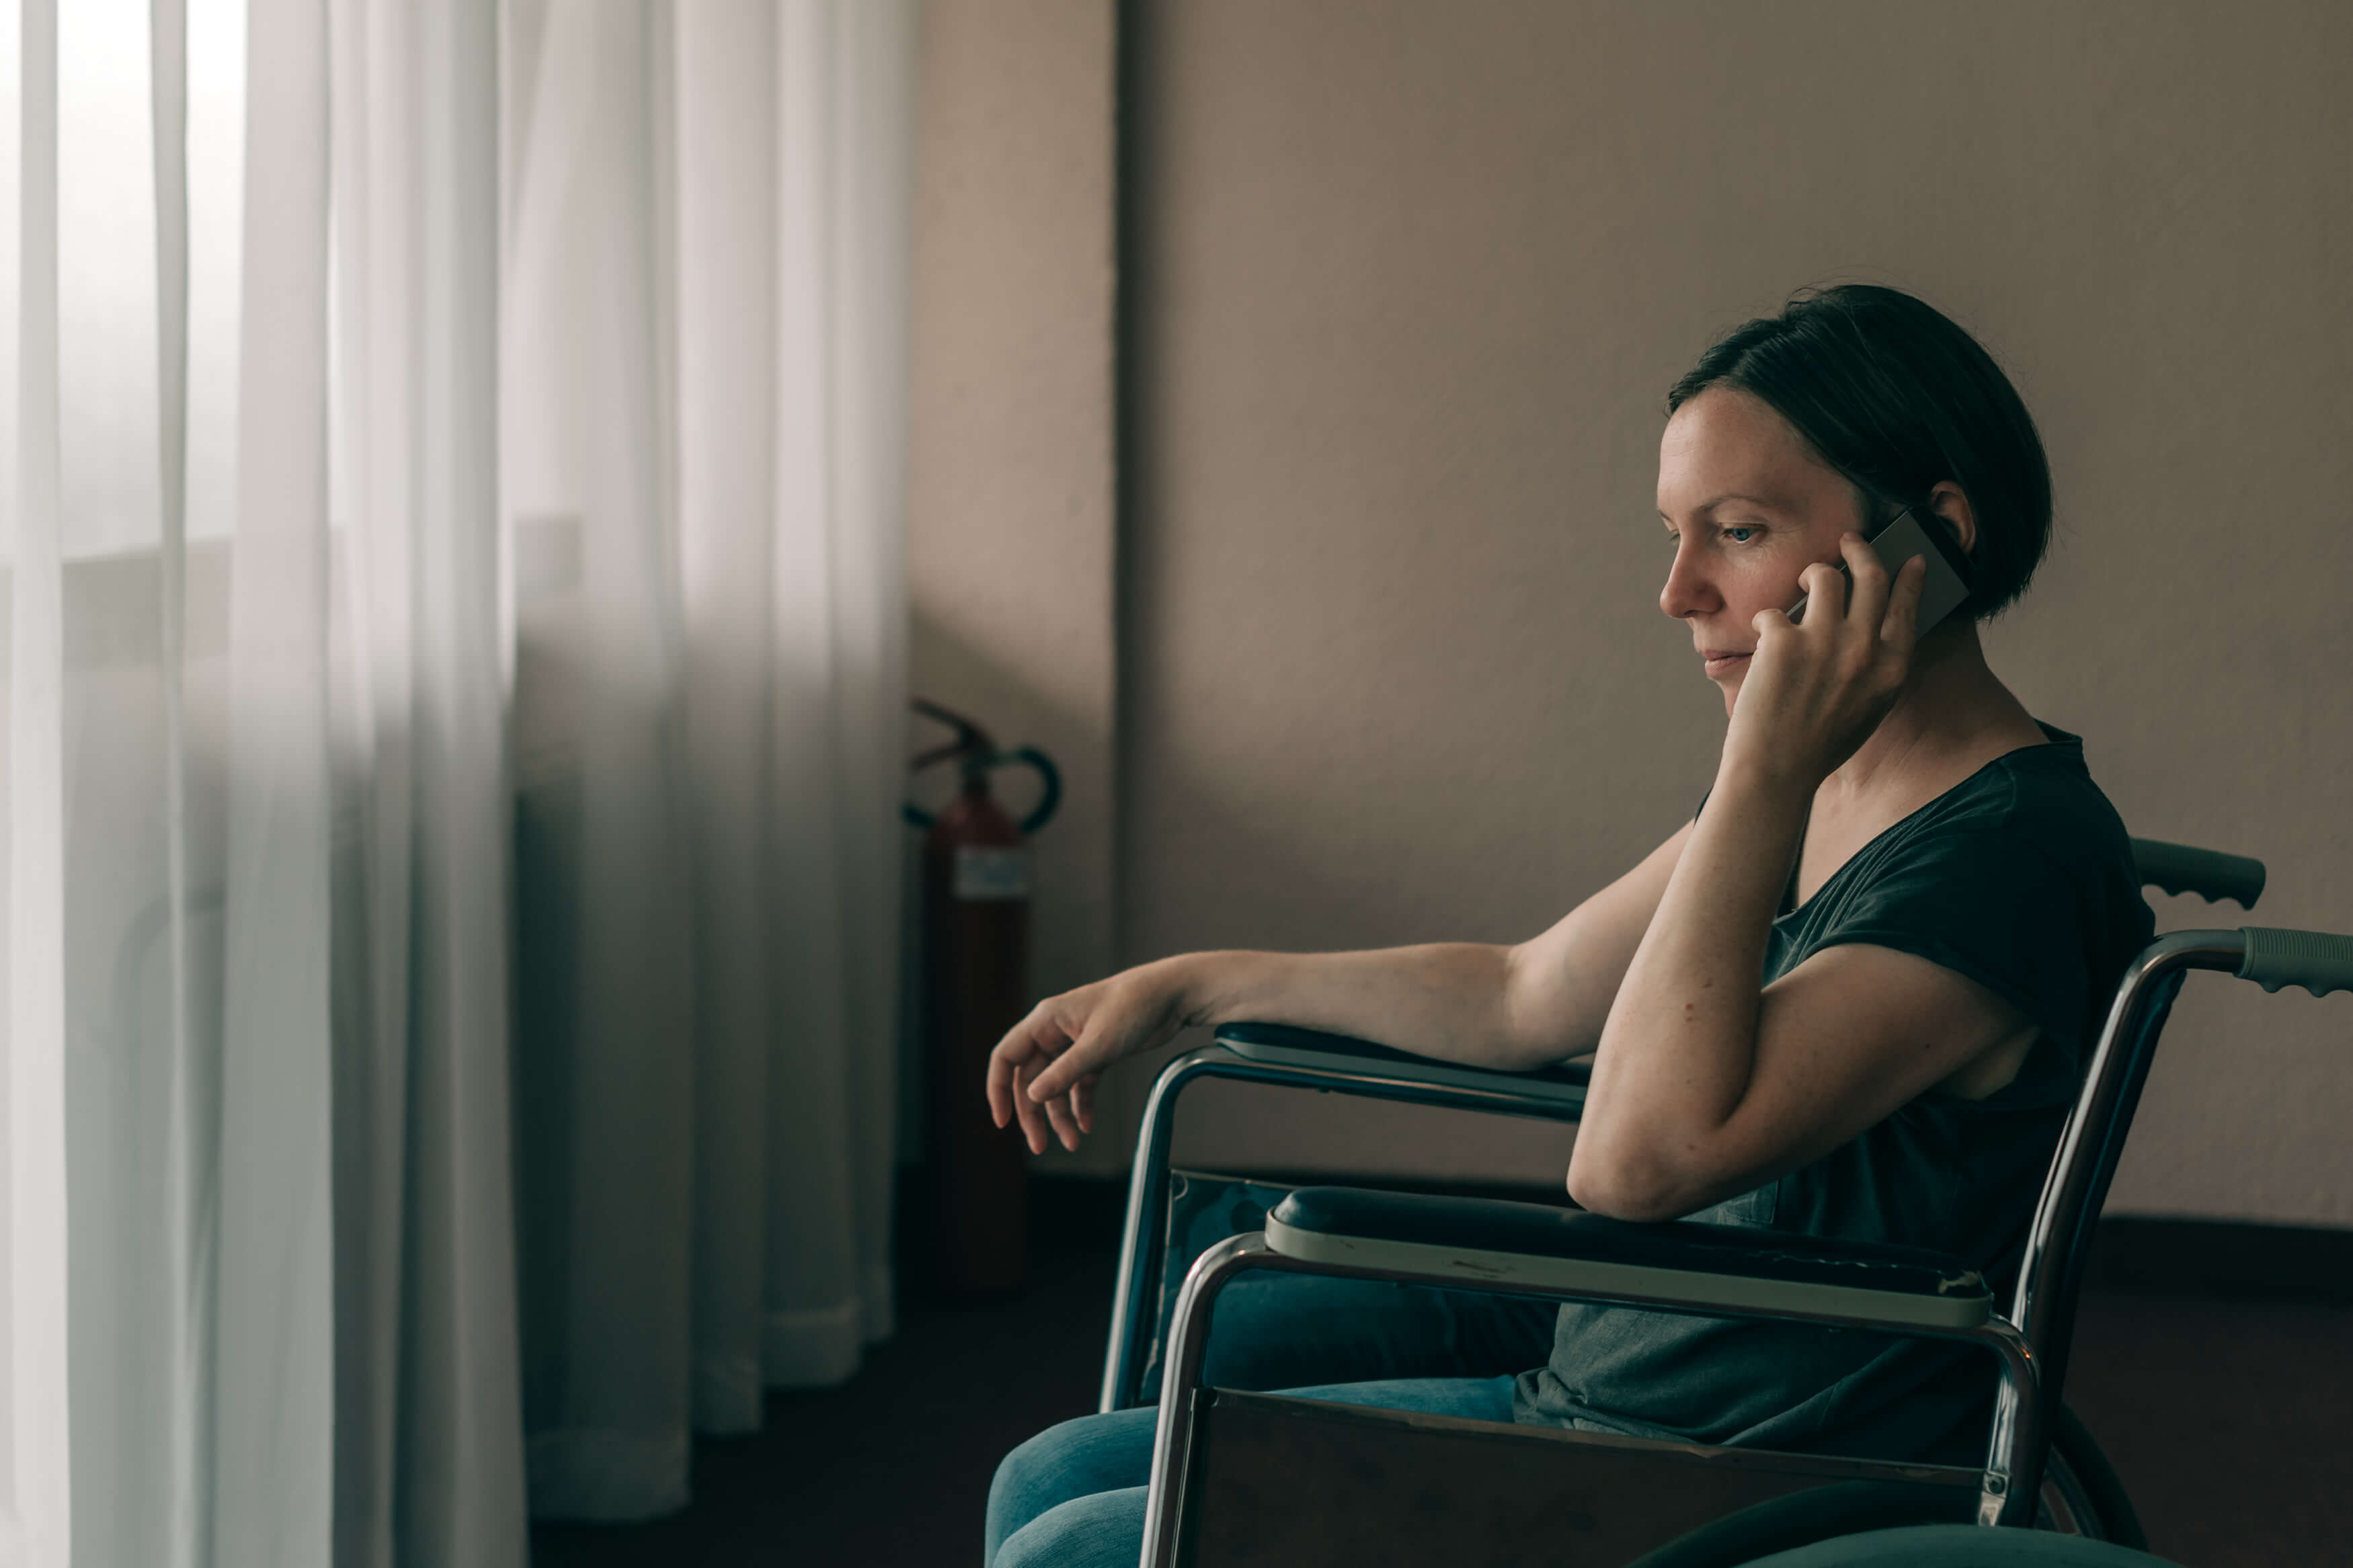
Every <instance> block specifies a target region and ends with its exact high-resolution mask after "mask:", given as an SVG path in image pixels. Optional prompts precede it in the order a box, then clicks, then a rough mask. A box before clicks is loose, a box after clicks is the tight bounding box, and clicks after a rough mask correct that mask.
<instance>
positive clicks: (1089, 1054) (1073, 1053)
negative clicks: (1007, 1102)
mask: <svg viewBox="0 0 2353 1568" xmlns="http://www.w3.org/2000/svg"><path fill="white" fill-rule="evenodd" d="M1102 1017H1103V1015H1102V1014H1100V1013H1098V1014H1096V1015H1095V1016H1094V1017H1092V1018H1090V1019H1089V1020H1088V1021H1087V1025H1086V1027H1084V1028H1082V1029H1081V1030H1080V1031H1079V1037H1078V1038H1077V1039H1075V1040H1072V1041H1071V1045H1070V1048H1069V1049H1067V1050H1063V1051H1060V1052H1057V1053H1056V1054H1055V1057H1054V1059H1053V1060H1052V1061H1051V1062H1050V1063H1048V1064H1047V1065H1046V1066H1045V1067H1044V1068H1041V1069H1039V1070H1038V1071H1036V1072H1033V1073H1032V1074H1030V1078H1029V1098H1030V1099H1032V1100H1053V1099H1057V1098H1059V1097H1060V1096H1061V1095H1064V1094H1067V1093H1069V1092H1070V1088H1071V1083H1072V1081H1073V1080H1075V1079H1078V1078H1079V1077H1080V1076H1081V1075H1082V1074H1084V1073H1089V1072H1092V1071H1094V1070H1096V1069H1095V1059H1096V1058H1098V1057H1100V1056H1101V1055H1102V1054H1103V1029H1102V1027H1101V1026H1100V1025H1101V1020H1102Z"/></svg>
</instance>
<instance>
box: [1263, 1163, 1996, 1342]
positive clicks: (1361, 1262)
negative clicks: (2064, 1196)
mask: <svg viewBox="0 0 2353 1568" xmlns="http://www.w3.org/2000/svg"><path fill="white" fill-rule="evenodd" d="M1266 1233H1267V1242H1268V1245H1269V1246H1270V1247H1273V1248H1274V1250H1276V1251H1277V1252H1282V1253H1285V1254H1288V1255H1291V1256H1293V1257H1298V1258H1311V1259H1314V1260H1315V1261H1320V1262H1329V1263H1353V1264H1356V1266H1358V1267H1363V1268H1384V1267H1398V1268H1431V1267H1436V1268H1440V1269H1442V1270H1444V1271H1445V1272H1448V1273H1453V1274H1459V1275H1460V1276H1461V1278H1462V1279H1464V1280H1465V1281H1468V1282H1477V1283H1482V1284H1486V1285H1489V1286H1508V1285H1511V1284H1514V1283H1519V1284H1525V1285H1529V1286H1532V1287H1537V1288H1549V1289H1576V1290H1591V1291H1593V1292H1595V1293H1596V1294H1597V1295H1600V1296H1605V1297H1606V1296H1621V1295H1624V1296H1649V1297H1673V1298H1679V1299H1682V1300H1690V1301H1694V1302H1704V1303H1710V1304H1715V1305H1720V1306H1724V1307H1726V1308H1729V1309H1741V1308H1782V1309H1791V1310H1801V1311H1817V1312H1824V1313H1833V1314H1838V1315H1842V1316H1848V1317H1856V1318H1869V1319H1872V1320H1873V1321H1880V1322H1886V1323H1901V1324H1908V1325H1918V1326H1928V1327H1948V1328H1968V1327H1972V1326H1974V1325H1976V1324H1978V1323H1982V1322H1983V1321H1985V1320H1986V1316H1987V1313H1988V1312H1989V1310H1990V1307H1991V1302H1992V1298H1991V1294H1990V1292H1989V1290H1988V1289H1987V1286H1986V1282H1985V1280H1984V1279H1983V1278H1982V1277H1981V1276H1980V1275H1979V1274H1978V1271H1977V1270H1976V1269H1974V1268H1970V1267H1969V1266H1968V1264H1966V1263H1964V1262H1961V1261H1960V1260H1958V1259H1956V1258H1947V1257H1944V1256H1942V1255H1940V1254H1937V1253H1934V1252H1927V1251H1924V1250H1921V1249H1919V1248H1916V1247H1894V1246H1888V1245H1884V1244H1880V1243H1874V1242H1857V1241H1841V1240H1834V1239H1828V1238H1823V1237H1810V1236H1797V1235H1792V1234H1790V1233H1788V1232H1787V1231H1774V1230H1763V1229H1757V1228H1755V1227H1752V1226H1738V1225H1712V1224H1707V1223H1704V1222H1702V1221H1697V1220H1681V1221H1676V1222H1673V1223H1671V1224H1665V1225H1636V1224H1632V1223H1630V1222H1628V1221H1625V1220H1617V1219H1610V1218H1609V1217H1607V1216H1606V1215H1597V1214H1588V1213H1585V1212H1584V1211H1582V1210H1578V1209H1559V1208H1552V1207H1549V1206H1547V1205H1543V1204H1528V1203H1510V1202H1505V1201H1504V1200H1502V1199H1496V1198H1453V1197H1438V1196H1432V1195H1430V1194H1420V1193H1383V1192H1370V1191H1366V1190H1363V1189H1359V1188H1353V1187H1304V1188H1302V1189H1300V1190H1299V1191H1297V1192H1294V1193H1293V1194H1291V1195H1290V1196H1289V1197H1287V1198H1285V1199H1283V1201H1282V1203H1281V1204H1280V1205H1277V1206H1276V1207H1275V1209H1274V1211H1273V1212H1272V1213H1271V1214H1270V1215H1268V1216H1267V1225H1266Z"/></svg>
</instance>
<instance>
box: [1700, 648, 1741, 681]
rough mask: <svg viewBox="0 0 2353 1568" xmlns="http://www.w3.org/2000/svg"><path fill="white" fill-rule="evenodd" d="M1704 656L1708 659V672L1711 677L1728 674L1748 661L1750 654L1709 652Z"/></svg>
mask: <svg viewBox="0 0 2353 1568" xmlns="http://www.w3.org/2000/svg"><path fill="white" fill-rule="evenodd" d="M1704 657H1705V658H1706V659H1707V673H1708V676H1709V678H1710V679H1714V678H1715V677H1716V676H1719V675H1727V674H1729V673H1731V672H1732V671H1733V670H1736V669H1737V668H1740V667H1741V666H1742V665H1744V664H1746V663H1747V662H1748V656H1747V655H1746V654H1745V653H1725V654H1709V655H1705V656H1704Z"/></svg>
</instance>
